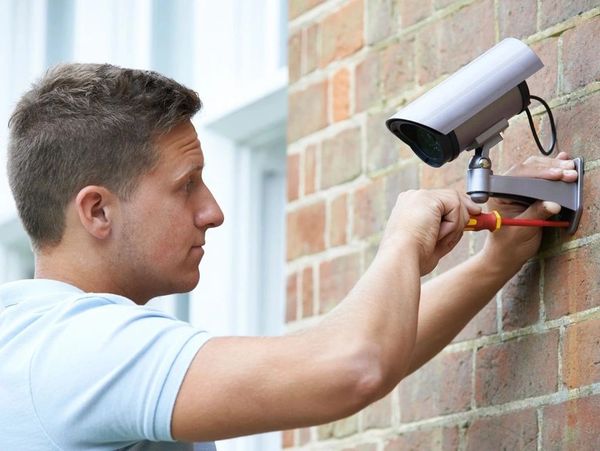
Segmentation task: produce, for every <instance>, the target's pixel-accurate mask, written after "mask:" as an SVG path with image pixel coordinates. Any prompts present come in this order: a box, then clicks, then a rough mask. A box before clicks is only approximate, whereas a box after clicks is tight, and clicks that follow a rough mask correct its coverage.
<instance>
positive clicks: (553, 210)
mask: <svg viewBox="0 0 600 451" xmlns="http://www.w3.org/2000/svg"><path fill="white" fill-rule="evenodd" d="M560 210H561V207H560V205H559V204H557V203H556V202H550V201H547V200H545V201H537V202H534V203H533V204H531V205H530V206H529V208H528V209H527V210H525V211H524V212H523V213H521V214H520V215H519V216H517V217H518V218H523V219H548V218H549V217H550V216H553V215H555V214H558V213H560Z"/></svg>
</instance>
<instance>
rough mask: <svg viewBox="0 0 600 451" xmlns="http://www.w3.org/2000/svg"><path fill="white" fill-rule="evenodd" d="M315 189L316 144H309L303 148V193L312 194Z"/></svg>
mask: <svg viewBox="0 0 600 451" xmlns="http://www.w3.org/2000/svg"><path fill="white" fill-rule="evenodd" d="M316 189H317V145H316V144H310V145H308V146H306V149H304V194H305V195H308V194H312V193H314V192H315V191H316Z"/></svg>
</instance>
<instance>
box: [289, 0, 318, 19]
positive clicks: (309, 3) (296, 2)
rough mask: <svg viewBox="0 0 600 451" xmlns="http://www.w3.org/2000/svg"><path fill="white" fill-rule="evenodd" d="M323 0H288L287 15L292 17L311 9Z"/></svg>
mask: <svg viewBox="0 0 600 451" xmlns="http://www.w3.org/2000/svg"><path fill="white" fill-rule="evenodd" d="M323 1H324V0H289V2H288V17H289V18H290V19H294V18H296V17H298V16H299V15H301V14H304V13H305V12H307V11H309V10H311V9H312V8H314V7H315V6H317V5H319V4H321V3H323Z"/></svg>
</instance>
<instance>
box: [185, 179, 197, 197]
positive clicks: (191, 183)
mask: <svg viewBox="0 0 600 451" xmlns="http://www.w3.org/2000/svg"><path fill="white" fill-rule="evenodd" d="M195 185H196V180H195V179H194V177H190V178H189V179H188V181H187V183H186V184H185V190H186V191H187V192H188V193H189V192H190V191H192V190H193V189H194V186H195Z"/></svg>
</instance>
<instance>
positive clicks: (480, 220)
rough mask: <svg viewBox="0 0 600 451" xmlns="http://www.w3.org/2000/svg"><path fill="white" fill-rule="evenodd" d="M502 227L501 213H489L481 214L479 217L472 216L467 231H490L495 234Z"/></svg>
mask: <svg viewBox="0 0 600 451" xmlns="http://www.w3.org/2000/svg"><path fill="white" fill-rule="evenodd" d="M500 227H502V218H501V217H500V213H498V212H497V211H496V210H494V211H491V212H489V213H481V214H479V215H477V216H471V218H470V219H469V222H468V224H467V226H466V227H465V230H467V231H474V232H475V231H479V230H489V231H490V232H493V231H495V230H498V229H499V228H500Z"/></svg>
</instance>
